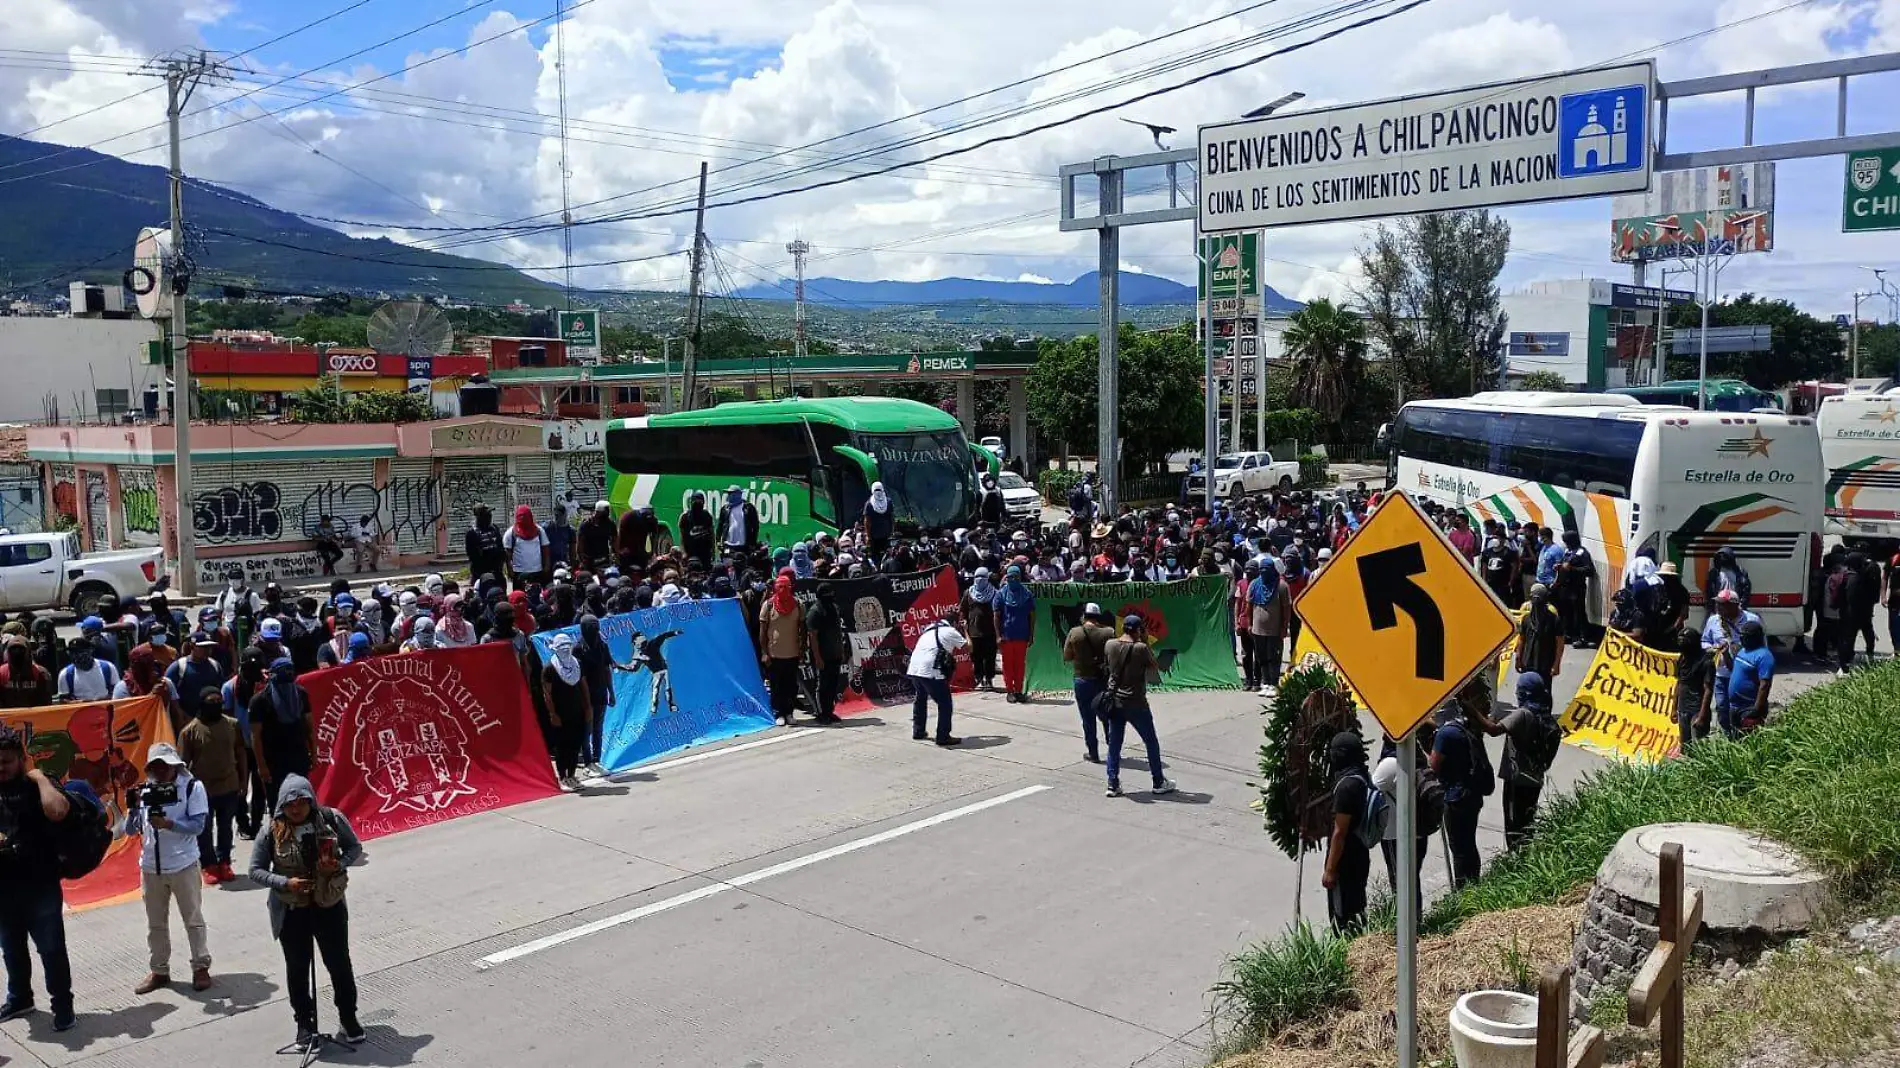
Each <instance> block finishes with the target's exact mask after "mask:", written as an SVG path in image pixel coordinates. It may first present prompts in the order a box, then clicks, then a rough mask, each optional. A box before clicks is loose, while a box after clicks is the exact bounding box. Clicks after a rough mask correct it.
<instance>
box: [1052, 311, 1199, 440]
mask: <svg viewBox="0 0 1900 1068" xmlns="http://www.w3.org/2000/svg"><path fill="white" fill-rule="evenodd" d="M1118 348H1119V352H1120V358H1119V361H1118V364H1119V367H1120V370H1121V376H1120V384H1119V392H1118V396H1119V400H1120V404H1119V409H1120V410H1119V422H1120V425H1121V435H1122V440H1121V452H1122V457H1121V459H1122V463H1121V470H1122V472H1123V473H1124V474H1131V473H1139V472H1142V471H1146V470H1147V469H1148V468H1149V467H1150V466H1152V465H1154V464H1157V463H1159V462H1161V461H1163V460H1164V459H1165V458H1166V457H1167V455H1168V454H1169V453H1171V452H1173V451H1175V450H1176V449H1181V448H1186V447H1189V446H1191V445H1193V444H1195V443H1196V442H1198V441H1199V440H1200V437H1201V420H1202V418H1203V417H1204V415H1205V413H1206V411H1207V408H1206V403H1205V398H1204V397H1203V396H1202V393H1201V390H1202V385H1201V371H1202V364H1201V354H1200V350H1199V346H1198V345H1197V343H1196V341H1195V336H1194V327H1193V325H1192V324H1187V325H1183V326H1180V327H1176V328H1174V329H1170V330H1158V331H1154V332H1151V333H1142V332H1140V331H1138V330H1137V329H1136V328H1135V327H1133V326H1131V325H1124V326H1123V327H1122V330H1121V334H1120V344H1119V346H1118ZM1099 367H1100V346H1099V345H1098V344H1097V342H1096V338H1095V337H1094V335H1089V334H1085V335H1083V336H1081V337H1076V338H1071V339H1069V340H1067V341H1054V340H1050V339H1044V340H1043V342H1042V344H1041V347H1040V349H1039V351H1038V355H1037V357H1036V366H1035V369H1034V370H1032V371H1031V372H1030V374H1029V381H1028V384H1027V392H1028V400H1029V413H1030V415H1031V416H1033V417H1034V418H1035V420H1036V425H1037V426H1038V427H1039V428H1040V429H1041V431H1042V433H1043V434H1044V435H1045V436H1047V437H1050V438H1053V439H1055V440H1058V441H1066V442H1068V443H1069V444H1070V446H1071V447H1076V448H1080V449H1081V450H1083V451H1087V450H1088V449H1089V447H1090V445H1092V444H1093V443H1094V441H1095V425H1096V424H1095V403H1096V396H1097V390H1096V381H1097V380H1096V374H1097V371H1098V369H1099Z"/></svg>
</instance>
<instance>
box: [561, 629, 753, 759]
mask: <svg viewBox="0 0 1900 1068" xmlns="http://www.w3.org/2000/svg"><path fill="white" fill-rule="evenodd" d="M556 634H566V635H569V636H570V637H572V638H573V639H574V640H575V641H576V642H577V643H578V642H579V641H580V628H579V627H565V628H562V629H560V630H552V631H543V632H541V633H538V634H535V635H534V636H533V641H534V644H535V650H536V651H537V652H538V653H540V655H541V660H542V662H543V663H546V662H547V661H548V660H549V659H550V654H549V652H548V642H549V641H551V640H552V639H553V637H554V635H556ZM600 634H601V637H602V638H603V639H604V640H605V641H606V642H607V652H608V654H609V655H610V656H612V658H613V662H614V670H613V687H614V688H613V700H612V701H611V702H610V703H609V704H608V706H607V721H606V724H605V725H604V727H603V729H602V732H601V762H602V763H603V764H605V765H606V766H607V768H608V770H610V771H620V770H622V769H625V768H630V767H633V766H634V765H635V764H640V763H644V762H645V761H648V760H652V759H654V758H655V757H661V756H665V755H666V754H668V753H676V752H678V751H680V750H681V749H685V748H687V747H689V746H694V745H699V744H701V743H704V742H712V741H718V740H719V739H721V738H732V737H735V736H737V735H741V734H751V733H752V732H754V731H762V730H765V729H767V728H769V727H771V726H773V724H774V723H775V722H776V721H775V720H774V719H773V717H772V709H771V706H770V705H768V704H767V702H766V699H765V684H764V682H763V680H761V679H760V677H759V662H758V660H757V659H756V657H755V655H754V653H753V651H752V639H751V637H750V636H748V635H747V633H746V629H745V618H744V612H743V611H741V609H740V607H739V602H738V601H737V600H734V599H730V598H727V599H722V600H710V601H689V602H686V603H685V604H676V605H666V606H664V607H660V608H649V609H646V610H645V611H640V612H627V613H624V614H621V615H615V616H608V617H606V618H605V619H603V620H601V621H600Z"/></svg>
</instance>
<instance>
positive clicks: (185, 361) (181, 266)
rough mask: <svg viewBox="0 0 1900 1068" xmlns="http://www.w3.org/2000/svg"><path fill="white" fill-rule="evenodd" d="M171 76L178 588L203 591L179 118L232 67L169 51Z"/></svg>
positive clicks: (160, 65) (161, 63)
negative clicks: (205, 86)
mask: <svg viewBox="0 0 1900 1068" xmlns="http://www.w3.org/2000/svg"><path fill="white" fill-rule="evenodd" d="M155 69H156V71H157V72H159V73H161V74H163V75H164V78H165V123H166V127H167V129H168V131H169V139H170V142H171V230H172V250H171V270H169V271H168V272H166V273H167V274H168V275H169V276H170V278H171V289H172V292H171V343H172V453H173V457H174V459H173V460H172V472H173V478H174V480H175V483H176V492H175V493H174V496H175V497H176V499H177V502H178V515H177V516H176V518H175V519H174V521H173V530H174V531H175V532H176V534H177V538H178V592H179V593H180V594H181V595H183V596H185V597H195V596H197V594H198V546H197V544H196V537H197V524H196V522H195V521H194V519H193V508H192V492H191V491H192V483H191V347H190V339H189V337H188V331H187V329H186V327H187V324H186V321H185V316H186V311H185V295H186V294H187V293H188V292H190V290H191V269H190V260H189V259H188V258H187V257H186V255H185V174H184V167H183V165H182V164H181V162H180V156H179V148H178V142H179V135H178V126H179V119H180V118H181V117H182V116H183V115H184V111H185V105H186V104H188V103H190V101H191V94H192V91H193V90H195V89H197V88H198V83H199V82H201V81H203V80H204V79H206V78H220V79H222V78H227V77H229V74H228V73H227V68H226V67H225V65H224V64H223V63H221V62H219V61H218V60H215V59H213V58H211V55H210V53H208V52H206V51H204V50H202V49H200V50H199V51H197V52H196V53H191V54H184V55H176V56H169V57H166V58H165V59H162V60H157V61H155Z"/></svg>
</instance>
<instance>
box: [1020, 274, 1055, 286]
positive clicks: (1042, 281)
mask: <svg viewBox="0 0 1900 1068" xmlns="http://www.w3.org/2000/svg"><path fill="white" fill-rule="evenodd" d="M1016 280H1017V281H1018V282H1028V283H1030V284H1031V285H1038V286H1047V285H1054V284H1055V279H1053V278H1047V277H1044V276H1043V275H1039V274H1031V273H1029V272H1028V271H1024V272H1023V273H1021V274H1019V275H1017V276H1016Z"/></svg>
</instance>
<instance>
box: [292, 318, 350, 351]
mask: <svg viewBox="0 0 1900 1068" xmlns="http://www.w3.org/2000/svg"><path fill="white" fill-rule="evenodd" d="M285 332H287V333H288V334H289V335H290V336H291V337H294V338H300V339H302V340H303V342H304V343H305V344H309V345H318V344H332V345H342V346H343V347H345V348H352V349H361V348H367V347H369V316H367V315H354V314H352V315H316V314H310V315H305V316H303V317H302V318H300V319H297V320H296V321H294V322H292V323H291V324H290V325H289V326H288V327H286V328H285V329H284V330H282V331H279V333H285Z"/></svg>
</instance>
